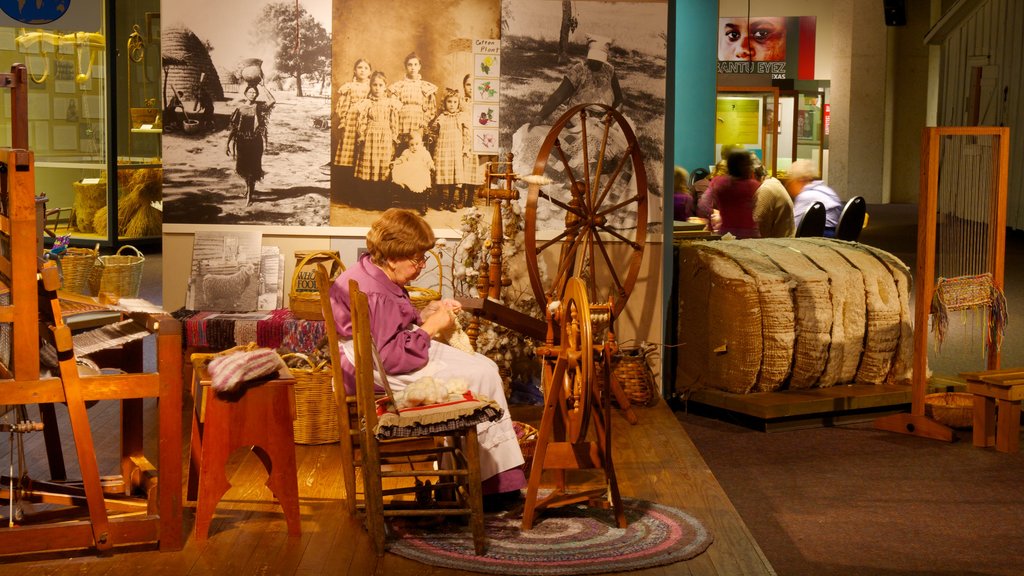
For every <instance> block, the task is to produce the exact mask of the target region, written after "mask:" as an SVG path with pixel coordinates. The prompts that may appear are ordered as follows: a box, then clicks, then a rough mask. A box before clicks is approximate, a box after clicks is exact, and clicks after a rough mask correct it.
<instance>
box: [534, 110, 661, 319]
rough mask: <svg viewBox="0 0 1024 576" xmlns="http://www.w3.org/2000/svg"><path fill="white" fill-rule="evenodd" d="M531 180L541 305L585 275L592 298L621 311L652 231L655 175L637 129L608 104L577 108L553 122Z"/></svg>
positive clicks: (536, 276)
mask: <svg viewBox="0 0 1024 576" xmlns="http://www.w3.org/2000/svg"><path fill="white" fill-rule="evenodd" d="M526 180H527V181H528V183H529V196H528V198H527V202H526V219H525V220H526V222H525V236H526V238H525V240H526V250H527V257H526V263H527V269H528V271H529V275H530V284H531V287H532V288H533V292H534V295H535V296H536V298H537V302H539V303H541V304H542V305H543V304H544V303H545V302H549V301H551V300H555V299H557V298H558V297H559V295H561V294H562V293H563V292H564V289H565V285H566V283H567V282H568V280H569V278H571V277H573V276H577V277H579V278H581V279H583V281H584V282H585V283H586V285H587V291H588V296H589V297H590V301H591V302H608V301H609V299H610V300H611V302H612V303H613V305H612V315H613V316H617V315H618V314H619V312H621V311H622V309H623V307H625V305H626V301H627V300H628V299H629V294H630V292H632V290H633V286H634V284H635V283H636V278H637V276H638V275H639V273H640V265H641V261H642V260H643V251H644V242H645V240H646V236H647V172H646V170H645V169H644V163H643V159H642V158H641V154H640V147H639V144H638V142H637V139H636V135H635V134H634V133H633V129H632V128H631V127H630V126H629V124H628V123H627V122H626V119H625V118H624V117H623V116H622V114H620V113H619V112H617V111H616V110H614V109H613V108H610V107H608V106H605V105H603V104H580V105H578V106H575V107H573V108H571V109H569V111H568V112H566V113H565V114H564V115H563V116H562V117H561V118H559V119H558V121H557V122H555V124H554V126H552V128H551V131H550V132H549V133H548V135H547V137H546V138H545V139H544V142H543V144H542V145H541V147H540V151H539V153H538V154H537V161H536V164H535V165H534V170H533V178H527V179H526ZM548 180H550V183H544V182H547V181H548ZM549 236H550V237H549ZM556 258H557V264H554V265H552V264H551V262H553V261H555V260H556Z"/></svg>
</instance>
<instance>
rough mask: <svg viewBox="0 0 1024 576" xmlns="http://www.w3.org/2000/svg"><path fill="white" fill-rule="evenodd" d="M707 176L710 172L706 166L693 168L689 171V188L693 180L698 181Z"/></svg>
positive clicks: (691, 186)
mask: <svg viewBox="0 0 1024 576" xmlns="http://www.w3.org/2000/svg"><path fill="white" fill-rule="evenodd" d="M708 176H710V173H709V172H708V170H707V168H694V169H693V172H690V181H689V182H688V184H689V185H690V188H693V184H694V183H695V182H699V181H701V180H703V179H705V178H707V177H708Z"/></svg>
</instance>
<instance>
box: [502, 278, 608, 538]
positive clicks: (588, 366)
mask: <svg viewBox="0 0 1024 576" xmlns="http://www.w3.org/2000/svg"><path fill="white" fill-rule="evenodd" d="M601 308H602V307H601V306H594V307H593V309H592V308H591V305H590V302H589V300H588V298H587V287H586V285H585V284H584V282H583V281H582V280H580V279H579V278H575V277H573V278H569V279H568V280H567V281H566V285H565V292H564V293H563V295H562V300H561V301H560V302H552V303H551V305H549V307H548V311H547V314H548V322H549V326H553V325H555V324H557V325H558V326H559V327H560V337H561V339H560V344H559V345H557V346H556V345H551V344H549V345H546V346H542V347H539V348H537V351H536V352H537V354H538V356H540V357H541V358H542V359H543V362H544V368H543V369H544V374H543V381H544V385H545V388H544V415H543V416H542V418H541V422H540V432H539V433H538V435H537V448H536V452H535V453H534V456H533V466H532V467H531V471H530V483H529V485H528V486H527V489H526V504H525V506H524V508H523V523H522V529H523V530H529V529H530V528H532V527H533V521H534V518H535V516H536V513H537V511H538V510H543V509H545V508H554V507H556V506H564V505H569V504H579V503H583V502H585V503H590V504H596V505H602V506H603V505H607V504H610V505H611V507H612V508H613V509H614V513H615V521H616V524H617V525H618V527H619V528H625V527H626V516H625V512H624V509H623V507H622V497H621V496H620V494H619V486H618V481H617V479H616V476H615V468H614V467H613V465H612V453H611V405H610V404H609V403H608V402H607V401H602V399H605V398H608V393H609V387H610V385H611V378H610V376H611V362H610V358H611V354H610V349H611V348H610V347H611V343H610V342H608V341H606V342H605V343H603V344H597V345H595V344H594V341H593V336H592V334H591V330H592V328H591V323H592V318H593V316H592V310H595V311H599V310H601ZM605 309H606V310H607V307H605ZM598 313H600V312H598ZM595 352H598V353H601V358H603V360H598V361H595ZM596 368H600V369H601V370H602V371H603V372H604V378H603V379H600V381H599V380H598V379H596V378H595V374H594V372H595V369H596ZM592 469H600V470H603V471H604V475H605V483H604V485H601V486H597V487H590V488H587V489H584V490H580V491H576V492H569V491H567V490H566V488H567V478H566V472H567V471H572V470H592ZM546 470H550V471H552V472H554V473H555V474H556V475H557V476H556V483H555V487H554V490H552V492H551V493H550V494H548V495H547V496H545V497H543V498H538V490H539V488H540V481H541V476H542V474H543V473H544V471H546ZM605 503H607V504H605Z"/></svg>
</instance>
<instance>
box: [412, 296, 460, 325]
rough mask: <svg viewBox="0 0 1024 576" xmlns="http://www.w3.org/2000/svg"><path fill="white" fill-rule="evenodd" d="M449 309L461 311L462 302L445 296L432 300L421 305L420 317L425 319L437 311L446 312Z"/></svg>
mask: <svg viewBox="0 0 1024 576" xmlns="http://www.w3.org/2000/svg"><path fill="white" fill-rule="evenodd" d="M449 310H451V311H452V312H454V313H456V314H458V313H459V312H462V303H461V302H459V301H458V300H455V299H453V298H445V299H444V300H434V301H432V302H430V303H429V304H427V305H426V306H424V307H423V310H422V311H420V318H422V319H423V320H424V321H426V319H427V318H430V317H431V316H433V315H434V314H437V313H438V312H439V311H443V312H445V313H446V314H447V312H448V311H449Z"/></svg>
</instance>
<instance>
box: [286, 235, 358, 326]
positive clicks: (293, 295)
mask: <svg viewBox="0 0 1024 576" xmlns="http://www.w3.org/2000/svg"><path fill="white" fill-rule="evenodd" d="M295 259H296V263H295V271H293V272H292V285H291V289H290V290H289V292H288V308H289V309H290V310H291V311H292V315H294V316H295V317H296V318H301V319H303V320H323V319H324V314H323V310H322V309H321V308H320V293H319V292H317V291H316V281H315V280H313V274H312V269H311V267H312V265H314V264H316V263H318V262H327V263H329V264H328V275H329V276H330V278H331V280H334V278H335V277H337V276H338V274H341V273H342V272H344V271H345V264H344V263H343V262H342V261H341V257H340V256H338V253H337V252H335V251H333V250H321V251H310V252H296V253H295ZM307 266H310V269H307Z"/></svg>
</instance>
